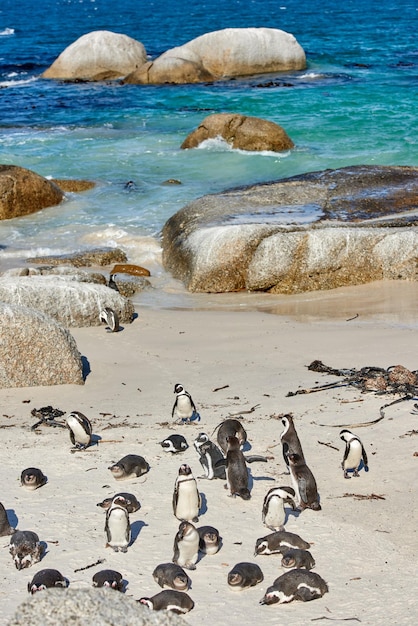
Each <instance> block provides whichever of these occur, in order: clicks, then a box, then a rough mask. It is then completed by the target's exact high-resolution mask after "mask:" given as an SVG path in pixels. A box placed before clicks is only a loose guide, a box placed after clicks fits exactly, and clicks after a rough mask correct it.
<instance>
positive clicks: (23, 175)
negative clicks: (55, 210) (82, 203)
mask: <svg viewBox="0 0 418 626" xmlns="http://www.w3.org/2000/svg"><path fill="white" fill-rule="evenodd" d="M63 198H64V193H63V191H62V190H61V189H60V188H59V187H58V186H57V185H56V184H55V183H53V182H52V181H50V180H47V179H46V178H44V177H43V176H39V174H36V173H35V172H32V171H31V170H27V169H25V168H23V167H19V166H18V165H0V220H7V219H11V218H13V217H20V216H22V215H29V214H30V213H35V212H36V211H40V210H41V209H45V208H46V207H50V206H54V205H56V204H59V203H60V202H61V200H62V199H63Z"/></svg>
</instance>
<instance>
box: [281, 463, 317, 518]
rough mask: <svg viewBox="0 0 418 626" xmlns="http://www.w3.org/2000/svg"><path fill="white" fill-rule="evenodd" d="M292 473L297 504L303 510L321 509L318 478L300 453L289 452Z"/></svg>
mask: <svg viewBox="0 0 418 626" xmlns="http://www.w3.org/2000/svg"><path fill="white" fill-rule="evenodd" d="M288 459H289V469H290V475H291V477H292V483H293V486H294V489H295V494H296V504H297V507H298V508H299V509H301V510H302V511H303V510H304V509H312V510H313V511H320V510H321V505H320V503H319V494H318V489H317V486H316V480H315V478H314V475H313V474H312V472H311V470H310V469H309V467H308V466H307V465H306V463H305V461H304V459H303V458H301V457H300V456H299V455H298V454H288Z"/></svg>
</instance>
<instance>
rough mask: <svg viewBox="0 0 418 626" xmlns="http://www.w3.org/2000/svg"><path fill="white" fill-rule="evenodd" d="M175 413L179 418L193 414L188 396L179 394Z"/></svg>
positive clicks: (186, 417)
mask: <svg viewBox="0 0 418 626" xmlns="http://www.w3.org/2000/svg"><path fill="white" fill-rule="evenodd" d="M176 409H177V415H178V416H179V417H180V418H181V419H189V418H190V417H191V416H192V415H193V408H192V405H191V403H190V398H188V396H179V397H178V398H177V406H176Z"/></svg>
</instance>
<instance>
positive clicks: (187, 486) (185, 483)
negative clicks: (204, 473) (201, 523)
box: [173, 463, 202, 522]
mask: <svg viewBox="0 0 418 626" xmlns="http://www.w3.org/2000/svg"><path fill="white" fill-rule="evenodd" d="M201 504H202V501H201V497H200V493H199V491H198V489H197V483H196V479H195V478H194V477H193V474H192V470H191V469H190V466H189V465H187V464H186V463H184V464H183V465H180V468H179V472H178V476H177V478H176V482H175V484H174V492H173V513H174V515H175V516H176V517H177V519H179V520H181V521H185V522H197V521H198V520H199V517H198V516H199V509H200V506H201Z"/></svg>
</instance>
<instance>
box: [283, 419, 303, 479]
mask: <svg viewBox="0 0 418 626" xmlns="http://www.w3.org/2000/svg"><path fill="white" fill-rule="evenodd" d="M281 420H282V424H283V426H284V430H283V432H282V433H281V435H280V441H281V442H282V452H283V459H284V462H285V463H286V466H287V469H289V459H288V455H289V454H299V456H300V457H301V458H302V459H304V456H303V450H302V445H301V443H300V440H299V437H298V434H297V432H296V428H295V424H294V422H293V416H292V415H291V414H290V413H287V414H286V415H282V417H281Z"/></svg>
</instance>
